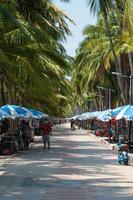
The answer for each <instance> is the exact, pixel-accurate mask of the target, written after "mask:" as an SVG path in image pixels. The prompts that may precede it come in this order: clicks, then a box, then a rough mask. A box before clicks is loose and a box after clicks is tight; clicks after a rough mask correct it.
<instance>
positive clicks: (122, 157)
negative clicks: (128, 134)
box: [117, 143, 129, 165]
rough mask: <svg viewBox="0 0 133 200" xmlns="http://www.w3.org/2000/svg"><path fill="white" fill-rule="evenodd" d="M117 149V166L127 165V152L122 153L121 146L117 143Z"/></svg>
mask: <svg viewBox="0 0 133 200" xmlns="http://www.w3.org/2000/svg"><path fill="white" fill-rule="evenodd" d="M117 149H118V162H119V164H124V165H128V160H129V157H128V152H127V151H122V145H121V143H117Z"/></svg>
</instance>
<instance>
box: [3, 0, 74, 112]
mask: <svg viewBox="0 0 133 200" xmlns="http://www.w3.org/2000/svg"><path fill="white" fill-rule="evenodd" d="M31 2H32V1H28V2H27V1H21V2H20V1H12V2H11V1H10V2H9V1H8V2H7V1H6V0H5V1H3V2H2V3H0V33H1V39H0V44H1V48H0V54H1V61H0V73H1V77H2V79H1V81H2V87H1V91H2V97H3V98H2V99H3V102H2V103H5V101H6V102H7V101H8V102H9V101H10V102H11V103H17V102H18V103H21V104H22V103H23V104H25V105H29V104H30V105H32V106H37V107H39V108H42V109H45V110H47V111H49V113H50V112H53V113H54V114H60V102H62V101H63V102H64V103H63V105H66V103H67V98H66V97H67V96H68V97H69V92H70V84H69V82H68V81H67V80H66V78H65V76H66V74H67V73H68V71H69V62H68V58H67V55H66V53H65V50H64V48H63V47H62V45H61V44H60V40H62V39H65V34H69V33H70V31H69V29H68V27H67V24H66V22H65V19H66V18H67V16H66V15H64V14H63V13H62V12H61V11H60V10H58V9H57V8H56V7H55V6H54V5H53V4H52V3H51V2H50V1H39V2H40V4H38V9H36V7H34V5H35V4H34V2H32V3H33V4H30V5H29V7H28V9H27V7H26V3H31ZM40 6H43V8H45V9H44V11H45V12H44V13H43V10H42V7H40ZM44 27H45V28H44ZM3 76H4V78H3ZM44 105H47V106H44ZM61 106H62V105H61Z"/></svg>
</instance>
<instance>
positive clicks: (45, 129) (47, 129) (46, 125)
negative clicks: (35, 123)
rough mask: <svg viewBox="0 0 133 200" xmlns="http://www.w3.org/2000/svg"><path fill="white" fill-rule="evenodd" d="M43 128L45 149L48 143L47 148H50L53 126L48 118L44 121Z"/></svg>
mask: <svg viewBox="0 0 133 200" xmlns="http://www.w3.org/2000/svg"><path fill="white" fill-rule="evenodd" d="M41 130H42V139H43V143H44V147H43V149H46V145H47V146H48V147H47V148H48V149H50V133H51V131H52V126H51V124H50V122H49V121H48V120H47V119H45V121H44V123H43V124H42V126H41Z"/></svg>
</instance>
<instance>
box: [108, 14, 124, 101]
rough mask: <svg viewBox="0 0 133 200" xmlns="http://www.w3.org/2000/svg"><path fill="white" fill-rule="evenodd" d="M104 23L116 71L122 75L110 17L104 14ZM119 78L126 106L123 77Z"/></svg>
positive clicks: (122, 97)
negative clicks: (109, 21) (109, 20)
mask: <svg viewBox="0 0 133 200" xmlns="http://www.w3.org/2000/svg"><path fill="white" fill-rule="evenodd" d="M104 22H105V27H106V31H107V35H108V37H109V42H110V48H111V51H112V54H113V57H114V63H115V67H116V71H117V72H118V73H121V66H120V64H119V62H118V58H117V56H116V53H115V49H114V44H113V40H112V35H111V32H110V26H109V23H108V17H107V15H106V14H104ZM117 78H118V84H119V88H120V92H121V99H122V101H123V103H124V104H125V103H126V98H125V95H124V85H123V81H122V77H120V76H117Z"/></svg>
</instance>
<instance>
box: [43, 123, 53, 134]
mask: <svg viewBox="0 0 133 200" xmlns="http://www.w3.org/2000/svg"><path fill="white" fill-rule="evenodd" d="M41 129H42V131H43V134H49V133H50V132H51V130H52V127H51V125H50V124H43V125H42V127H41Z"/></svg>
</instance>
